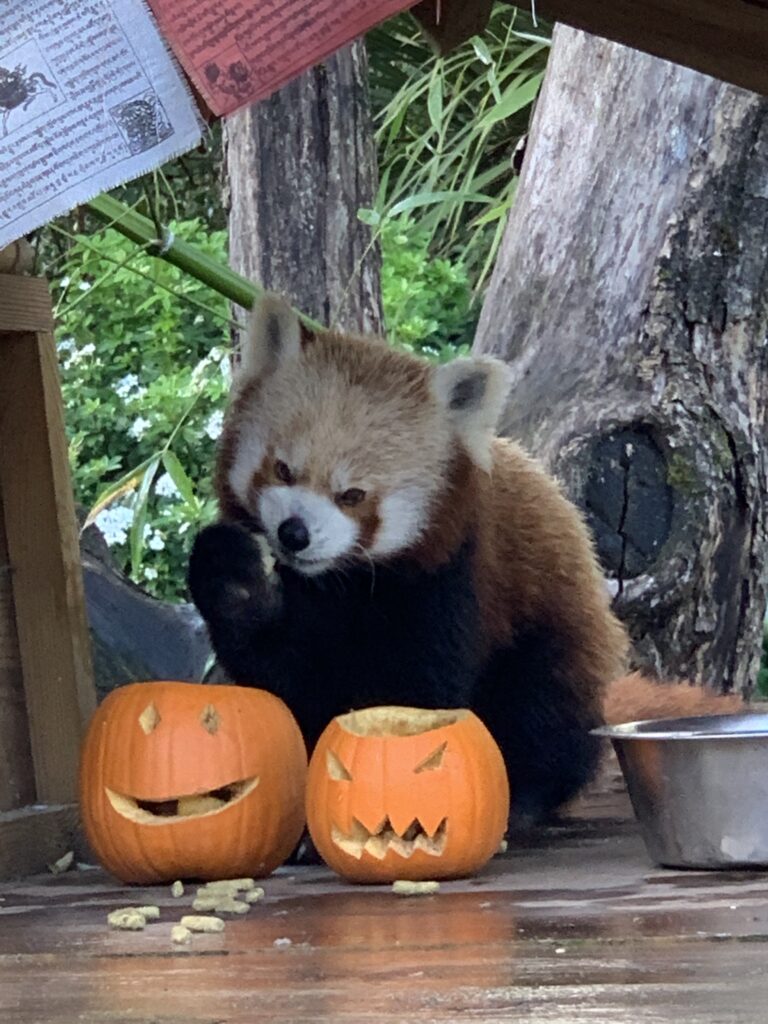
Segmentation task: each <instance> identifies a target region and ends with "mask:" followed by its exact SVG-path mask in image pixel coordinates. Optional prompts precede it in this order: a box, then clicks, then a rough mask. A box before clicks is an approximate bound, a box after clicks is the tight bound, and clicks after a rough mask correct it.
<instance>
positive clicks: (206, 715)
mask: <svg viewBox="0 0 768 1024" xmlns="http://www.w3.org/2000/svg"><path fill="white" fill-rule="evenodd" d="M200 724H201V725H202V727H203V728H204V729H205V731H206V732H209V733H210V734H211V736H215V735H216V733H217V732H218V730H219V726H220V725H221V718H220V717H219V713H218V711H217V710H216V708H215V707H214V706H213V704H206V705H205V707H204V708H203V710H202V712H201V714H200Z"/></svg>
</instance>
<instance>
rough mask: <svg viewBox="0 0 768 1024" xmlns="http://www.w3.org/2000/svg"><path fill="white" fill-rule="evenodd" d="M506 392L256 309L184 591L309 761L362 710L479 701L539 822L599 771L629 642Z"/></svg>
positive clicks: (497, 376) (516, 806)
mask: <svg viewBox="0 0 768 1024" xmlns="http://www.w3.org/2000/svg"><path fill="white" fill-rule="evenodd" d="M507 391H508V371H507V369H506V367H505V366H504V364H503V363H500V362H498V361H496V360H493V359H487V358H481V359H457V360H455V361H454V362H451V363H448V364H445V365H439V366H433V365H431V364H428V363H426V362H425V361H422V360H420V359H418V358H416V357H414V356H412V355H410V354H408V353H406V352H403V351H399V350H396V349H394V348H392V347H390V346H389V345H387V344H386V343H385V342H384V341H381V340H378V339H375V340H371V339H362V338H354V337H353V338H349V337H343V336H340V335H337V334H335V333H332V332H324V333H317V334H309V333H308V332H306V331H304V330H303V329H302V327H301V325H300V323H299V320H298V318H297V317H296V315H295V314H294V313H293V312H292V310H291V309H290V308H289V306H288V305H287V304H285V303H284V302H283V301H282V300H281V299H279V298H277V297H276V296H267V297H265V298H264V299H263V300H262V301H261V302H260V304H259V305H258V307H257V309H256V312H255V314H254V316H253V317H252V320H251V326H250V329H249V333H248V337H247V339H246V340H245V342H244V345H243V349H242V352H241V362H240V367H239V370H238V372H237V374H236V377H235V381H234V385H233V394H232V398H231V402H230V407H229V410H228V413H227V416H226V418H225V424H224V430H223V433H222V437H221V442H220V449H219V454H218V460H217V467H216V490H217V495H218V500H219V505H220V513H221V519H220V522H218V523H216V524H215V525H213V526H210V527H208V528H207V529H205V530H203V531H202V532H201V534H200V535H199V536H198V538H197V539H196V541H195V545H194V548H193V551H192V555H191V558H190V566H189V586H190V590H191V593H192V597H193V599H194V601H195V603H196V604H197V606H198V608H199V609H200V612H201V613H202V615H203V617H204V618H205V620H206V622H207V625H208V629H209V633H210V636H211V640H212V644H213V647H214V650H215V652H216V654H217V657H218V659H219V661H220V663H221V664H222V666H223V667H224V669H225V670H226V672H227V673H228V674H229V676H230V677H231V678H232V679H233V680H234V681H236V682H239V683H242V684H245V685H258V686H261V687H264V688H266V689H269V690H272V691H273V692H274V693H276V694H277V695H278V696H279V697H281V698H282V699H283V700H284V701H285V702H286V703H287V704H288V706H289V707H290V708H291V710H292V711H293V713H294V714H295V716H296V718H297V720H298V722H299V725H300V726H301V729H302V732H303V734H304V737H305V739H306V741H307V745H308V747H309V748H310V749H311V748H312V746H313V745H314V743H315V741H316V739H317V738H318V736H319V734H320V732H321V731H322V729H323V728H324V727H325V726H326V725H327V723H328V722H329V721H330V719H331V718H332V717H334V716H335V715H338V714H341V713H343V712H346V711H349V710H350V709H355V708H361V707H367V706H373V705H380V704H401V705H411V706H420V707H442V708H446V707H471V708H472V709H473V710H475V711H476V713H477V714H478V715H479V716H480V717H481V718H482V719H483V720H484V721H485V723H486V724H487V725H488V727H489V728H490V730H491V732H492V733H493V735H494V737H495V739H496V740H497V742H498V744H499V746H500V747H501V750H502V753H503V754H504V758H505V761H506V764H507V769H508V772H509V775H510V779H511V787H512V792H513V824H523V823H525V824H528V823H531V822H535V821H537V820H540V819H542V818H544V817H546V816H547V815H549V814H550V813H551V812H553V811H555V810H556V809H557V808H558V807H560V806H561V805H563V804H565V803H566V802H567V801H568V800H570V798H571V797H573V795H574V794H575V793H576V792H577V791H578V790H579V789H581V787H582V786H583V785H584V784H585V783H586V782H587V781H588V780H589V778H590V777H591V776H592V774H593V772H594V770H595V767H596V765H597V761H598V758H599V753H600V749H601V748H600V741H599V740H598V739H597V738H595V737H594V736H592V735H591V734H590V730H591V729H592V728H593V727H595V726H598V725H600V724H602V723H603V722H604V720H605V718H606V710H607V709H609V708H610V707H613V710H616V709H617V708H616V700H614V704H613V706H612V705H611V699H612V698H611V693H612V691H611V690H610V689H609V688H608V684H609V683H610V681H611V680H614V679H617V678H619V677H620V676H621V674H622V672H623V671H624V665H625V658H626V654H627V646H628V644H627V636H626V634H625V631H624V629H623V627H622V625H621V624H620V623H619V621H618V619H617V618H616V617H615V616H614V615H613V613H612V611H611V608H610V601H609V597H608V593H607V589H606V586H605V583H604V580H603V577H602V575H601V572H600V569H599V567H598V564H597V561H596V558H595V554H594V551H593V547H592V543H591V540H590V537H589V534H588V531H587V528H586V526H585V524H584V521H583V519H582V517H581V515H580V514H579V512H578V511H577V510H576V508H575V507H574V506H573V505H572V504H571V503H570V502H569V501H568V500H567V499H566V498H565V496H564V495H563V494H562V493H561V491H560V489H559V487H558V486H557V484H556V483H555V482H554V480H552V479H551V478H550V477H549V476H548V475H547V474H546V473H545V472H544V471H543V470H542V469H541V468H540V467H539V466H538V465H537V464H536V463H535V462H534V461H533V460H532V459H531V458H529V457H528V456H527V455H526V454H525V453H524V452H523V451H522V449H521V448H520V447H518V445H516V444H515V443H513V442H512V441H508V440H503V439H500V438H498V437H496V436H495V428H496V424H497V420H498V418H499V415H500V413H501V409H502V406H503V404H504V402H505V400H506V397H507ZM259 536H262V537H264V538H266V541H267V542H268V544H269V547H270V548H271V551H272V553H273V555H274V558H275V560H276V574H275V575H274V576H271V575H269V574H267V573H266V572H265V570H264V564H263V561H262V556H261V551H260V547H259V544H258V543H257V537H259ZM622 685H623V688H622V686H619V688H618V691H617V692H618V695H619V696H618V702H619V704H618V706H620V707H621V708H622V709H623V712H626V715H625V716H624V715H622V717H625V718H626V719H631V718H633V717H635V716H634V715H633V714H632V713H630V706H629V705H630V704H631V699H628V694H627V686H626V684H622ZM641 689H642V687H641ZM630 690H631V685H630ZM647 696H648V694H647V693H645V692H644V693H643V698H642V699H643V700H645V698H647ZM622 702H623V703H622ZM662 703H663V701H662V700H659V704H660V705H661V704H662Z"/></svg>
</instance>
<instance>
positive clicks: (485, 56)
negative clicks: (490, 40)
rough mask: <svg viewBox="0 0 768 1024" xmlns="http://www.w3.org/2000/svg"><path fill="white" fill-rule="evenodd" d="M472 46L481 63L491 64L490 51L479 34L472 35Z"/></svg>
mask: <svg viewBox="0 0 768 1024" xmlns="http://www.w3.org/2000/svg"><path fill="white" fill-rule="evenodd" d="M472 48H473V50H474V51H475V53H476V54H477V56H478V58H479V59H480V60H481V61H482V62H483V64H493V57H492V56H491V51H490V50H489V49H488V47H487V46H486V45H485V43H484V42H483V40H482V39H481V38H480V36H472Z"/></svg>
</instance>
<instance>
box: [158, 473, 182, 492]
mask: <svg viewBox="0 0 768 1024" xmlns="http://www.w3.org/2000/svg"><path fill="white" fill-rule="evenodd" d="M180 493H181V492H180V491H179V488H178V487H177V486H176V484H175V483H174V482H173V479H172V478H171V475H170V473H163V475H162V476H160V477H158V480H157V483H156V484H155V494H159V495H160V497H161V498H177V497H179V495H180Z"/></svg>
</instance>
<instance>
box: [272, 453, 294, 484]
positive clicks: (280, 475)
mask: <svg viewBox="0 0 768 1024" xmlns="http://www.w3.org/2000/svg"><path fill="white" fill-rule="evenodd" d="M275 476H276V477H277V479H278V480H280V481H282V483H284V484H292V483H293V482H294V477H293V473H292V472H291V471H290V469H289V468H288V466H286V464H285V463H284V462H281V461H280V459H278V460H277V462H276V463H275Z"/></svg>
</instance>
